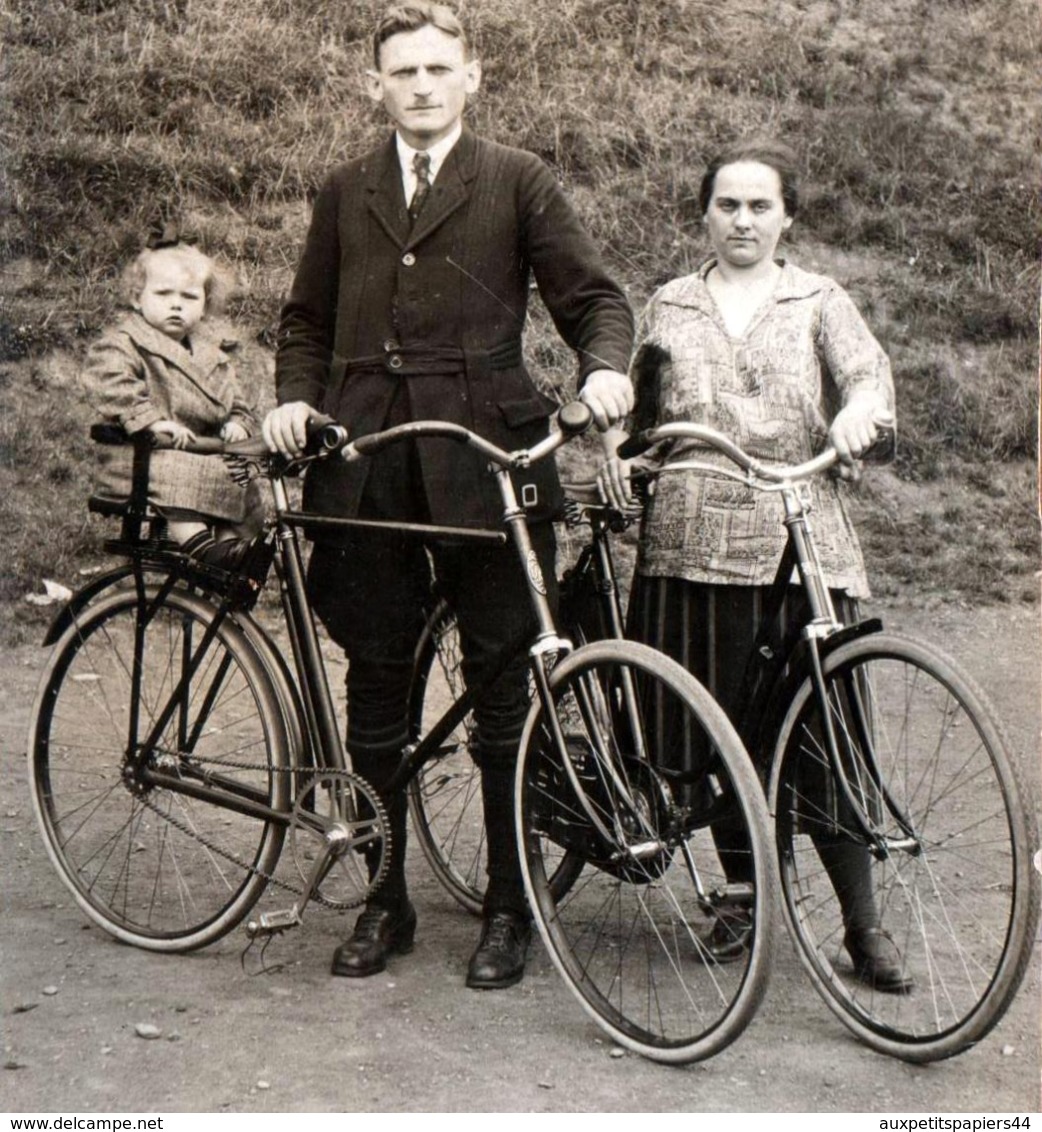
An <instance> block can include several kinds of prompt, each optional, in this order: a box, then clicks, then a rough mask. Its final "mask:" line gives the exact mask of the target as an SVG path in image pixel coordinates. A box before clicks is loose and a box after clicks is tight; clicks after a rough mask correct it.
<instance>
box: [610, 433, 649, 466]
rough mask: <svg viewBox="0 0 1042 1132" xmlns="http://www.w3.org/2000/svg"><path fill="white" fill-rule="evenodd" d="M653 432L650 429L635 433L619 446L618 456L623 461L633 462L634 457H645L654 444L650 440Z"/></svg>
mask: <svg viewBox="0 0 1042 1132" xmlns="http://www.w3.org/2000/svg"><path fill="white" fill-rule="evenodd" d="M653 432H654V430H653V429H650V428H646V429H641V431H640V432H635V433H634V434H633V435H632V436H631V437H629V438H628V439H626V440H624V441H623V442H622V443H621V444H620V445H619V447H618V451H617V453H616V454H617V455H618V456H619V457H620V458H621V459H623V460H632V459H633V457H634V456H641V455H643V454H644V453H645V452H647V450H648V449H649V448H650V447H651V446H652V444H653V443H654V441H653V440H651V439H650V438H651V435H652V433H653Z"/></svg>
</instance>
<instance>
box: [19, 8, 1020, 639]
mask: <svg viewBox="0 0 1042 1132" xmlns="http://www.w3.org/2000/svg"><path fill="white" fill-rule="evenodd" d="M382 7H383V5H382V4H379V5H378V4H374V3H371V2H370V0H356V2H354V3H347V4H345V3H344V2H343V0H269V2H268V3H266V4H263V5H260V4H257V3H255V2H254V0H208V2H207V3H202V2H197V0H14V2H13V3H9V4H8V5H7V6H6V7H4V8H3V9H0V21H2V26H3V34H4V39H5V41H6V47H5V51H4V55H3V62H2V68H3V73H2V82H3V105H4V111H5V113H4V115H3V120H2V124H0V139H2V143H0V144H2V146H3V152H2V165H0V170H2V174H3V199H4V209H3V214H2V227H0V240H2V244H3V256H2V259H3V268H2V271H3V276H2V286H0V292H2V306H0V538H2V539H3V545H4V567H5V568H4V572H3V580H2V583H0V601H2V602H4V603H7V602H9V601H10V602H14V603H15V605H14V607H13V609H9V610H8V613H7V615H6V621H5V622H4V624H5V625H6V631H13V632H14V633H15V634H16V635H17V634H18V631H19V630H18V625H19V624H20V623H21V622H23V621H24V620H25V619H26V618H27V617H28V618H30V620H31V617H32V615H31V614H30V613H29V612H28V611H27V607H25V606H24V603H22V602H21V600H20V599H21V597H22V595H23V594H24V593H25V592H26V591H28V590H30V589H33V588H35V587H37V586H38V583H39V581H40V579H41V578H42V577H52V578H58V579H59V580H62V581H65V582H66V583H67V584H74V582H75V574H76V570H77V569H78V568H79V567H81V566H82V565H83V564H85V563H86V564H89V563H90V562H91V561H93V560H95V559H96V558H97V542H98V529H97V527H96V526H95V525H94V524H93V523H90V522H88V521H87V517H86V513H85V510H84V508H83V502H82V501H83V498H84V496H85V495H86V492H87V472H86V469H87V468H88V466H89V459H90V453H89V451H88V444H87V442H86V441H85V439H84V425H85V423H86V422H87V421H88V420H89V419H90V413H89V410H88V408H87V406H86V403H85V400H84V397H83V394H82V391H81V389H80V387H79V383H78V379H77V373H78V367H79V363H80V359H81V357H82V352H83V350H84V348H85V346H86V344H87V342H88V341H89V340H90V338H91V337H92V336H93V335H94V334H96V333H97V331H98V330H99V329H100V328H101V327H102V326H103V325H104V324H105V323H106V322H107V321H108V320H110V319H111V317H112V316H113V314H114V312H115V309H116V301H117V300H116V289H115V286H114V283H115V279H116V277H117V275H118V271H119V269H120V267H121V266H122V264H123V263H124V262H125V261H126V260H127V259H128V258H129V257H130V256H131V255H132V254H134V252H135V251H136V250H137V248H138V247H139V246H140V240H141V238H142V234H143V232H144V231H145V229H146V228H147V225H148V222H149V220H150V219H151V218H152V217H153V216H154V215H155V214H156V213H157V211H159V210H160V209H162V210H166V211H169V212H173V213H177V214H179V215H180V216H182V217H183V219H184V220H185V222H186V223H187V224H188V225H190V226H191V227H192V228H193V229H194V230H195V231H196V232H197V233H198V235H199V237H200V240H201V243H202V245H203V246H204V247H205V249H206V250H208V251H209V252H211V253H213V254H216V255H218V256H220V257H221V258H222V259H224V260H226V261H227V262H228V263H229V264H230V265H231V266H232V267H233V268H234V270H235V272H236V274H237V277H238V280H239V283H240V289H239V292H238V294H237V295H236V297H235V299H234V301H233V303H232V306H231V308H230V310H229V311H228V316H227V318H228V321H227V323H226V324H225V325H222V326H221V327H220V328H219V329H220V330H221V331H222V332H223V333H225V334H227V335H230V336H233V337H235V338H237V339H238V340H239V341H240V343H241V346H240V364H241V366H242V368H243V369H244V370H245V372H246V373H247V374H248V375H249V377H250V378H251V379H252V380H253V381H254V383H255V385H256V387H257V388H258V390H259V391H260V393H261V401H262V405H267V404H269V403H270V401H271V388H270V387H271V379H270V373H271V350H270V346H271V342H272V337H273V329H274V327H275V325H276V322H277V317H278V308H279V304H280V298H281V296H282V295H283V294H284V292H285V290H286V288H287V286H288V282H289V279H290V277H291V274H292V270H293V266H294V262H295V258H296V255H297V252H298V249H299V247H300V243H301V240H302V237H303V233H304V229H305V225H306V223H307V216H308V208H309V201H310V198H311V196H312V194H313V192H314V190H315V189H316V187H317V185H318V184H319V182H320V181H321V179H322V177H323V174H324V173H325V171H326V170H327V169H328V168H329V167H330V166H331V165H332V164H334V163H335V162H337V161H339V160H341V159H343V158H346V157H349V156H351V155H353V154H356V153H358V152H360V151H361V150H363V149H364V148H366V147H368V146H370V145H371V144H372V143H373V142H374V141H375V140H376V139H377V138H379V137H380V136H381V134H382V132H383V130H384V129H385V125H384V122H383V120H382V118H381V116H380V115H379V114H378V113H377V112H376V111H375V110H374V109H373V107H372V106H371V104H370V103H369V101H368V99H366V98H365V97H364V96H363V94H362V91H361V87H360V84H359V76H360V74H361V71H362V70H363V69H364V67H365V65H366V63H367V61H368V39H367V36H368V29H369V27H370V26H371V23H372V19H373V16H374V14H375V13H376V12H377V11H379V10H381V9H382ZM461 7H462V8H463V11H464V14H465V16H466V17H467V18H468V19H469V21H470V23H471V25H472V26H473V27H474V28H475V30H476V33H477V35H476V38H477V42H478V47H479V51H480V53H481V56H482V59H483V62H484V67H485V72H484V73H485V81H484V85H483V88H482V91H481V93H480V96H479V98H478V99H477V100H476V102H475V104H474V106H473V107H472V109H471V111H470V117H471V120H472V122H473V124H474V125H475V126H476V128H477V129H479V130H480V131H481V132H483V133H485V134H486V135H489V136H491V137H494V138H496V139H499V140H503V141H507V142H510V143H512V144H515V145H520V146H523V147H525V148H527V149H531V150H533V151H535V152H537V153H539V154H540V155H541V156H543V157H544V158H545V159H546V160H547V161H548V162H549V163H550V164H551V165H552V166H553V168H554V169H555V171H556V172H557V173H558V175H559V176H560V178H561V180H562V181H563V183H564V184H565V185H566V187H567V189H568V190H569V192H570V194H571V196H572V197H573V199H574V200H575V202H576V203H577V206H578V207H579V209H580V211H581V212H582V214H583V216H584V218H585V220H586V222H587V224H588V225H589V227H590V229H591V231H592V232H593V233H594V235H595V237H596V239H597V240H598V242H599V243H600V244H601V245H602V246H603V247H604V249H605V251H606V254H607V255H608V257H609V259H610V260H611V262H612V264H613V266H614V268H615V270H616V271H617V273H618V274H619V276H620V278H621V279H622V280H623V282H624V283H625V285H626V286H627V287H628V289H629V290H630V293H631V295H632V298H633V300H634V304H635V305H636V306H638V307H639V306H640V305H641V304H642V303H643V301H644V300H645V299H646V298H647V296H648V295H649V293H650V292H651V290H652V289H653V288H654V287H655V286H656V285H657V284H659V283H660V282H662V281H663V280H665V279H666V278H668V277H670V276H672V275H675V274H679V273H682V272H686V271H689V270H691V269H692V268H693V267H694V266H695V265H696V264H697V263H698V262H699V260H700V259H701V258H702V256H703V255H704V252H705V248H704V245H703V243H702V237H701V232H700V225H699V223H698V221H699V217H698V210H697V202H696V193H697V185H698V180H699V178H700V176H701V172H702V169H703V167H704V164H705V161H706V159H707V157H708V156H709V155H710V154H711V153H712V152H713V151H714V150H715V149H716V148H717V147H718V146H720V145H721V144H722V143H725V142H727V141H729V140H731V139H732V138H733V137H735V136H736V135H738V134H744V133H750V132H757V133H762V132H769V133H773V134H776V135H779V136H781V137H784V138H785V139H786V140H788V141H789V142H790V143H791V144H792V145H793V146H794V147H795V148H796V149H797V150H798V152H799V153H800V154H802V155H803V158H804V160H805V163H806V174H807V175H806V191H805V207H804V210H803V212H802V214H801V216H800V218H799V219H798V221H797V224H796V226H795V228H794V230H793V232H792V238H791V239H790V241H789V248H790V254H791V255H792V257H793V258H794V259H795V260H797V261H798V262H800V263H802V264H803V265H805V266H809V267H815V268H818V269H822V270H825V271H827V272H829V273H830V274H833V275H834V276H835V277H836V278H838V279H839V280H840V281H841V282H842V283H843V284H844V285H846V286H847V287H848V288H849V289H850V290H851V291H852V293H853V294H854V295H855V297H856V299H857V300H858V302H859V303H860V304H861V306H862V309H863V311H864V312H865V314H866V317H867V318H868V319H869V321H870V323H871V325H872V326H873V328H874V330H875V331H876V333H877V334H878V336H879V338H880V340H881V341H882V342H883V344H884V346H885V347H886V348H887V350H888V351H889V352H890V355H891V358H892V360H893V363H894V370H895V376H896V380H897V383H898V408H899V413H900V417H901V429H902V431H901V454H900V457H899V460H898V463H897V465H896V466H895V468H894V469H893V470H891V471H888V472H885V473H874V474H873V477H872V480H871V483H870V484H869V486H868V489H867V491H866V500H865V506H864V507H863V508H862V510H863V512H864V514H863V516H862V518H861V529H862V531H863V533H864V540H865V543H866V546H867V549H868V552H869V557H870V564H871V568H872V571H873V574H874V577H875V579H876V584H877V588H880V589H883V590H884V591H885V590H894V589H898V588H902V587H911V588H914V589H915V590H916V591H917V592H923V591H925V590H929V591H930V592H931V593H940V594H942V595H944V596H949V597H952V598H955V599H960V600H973V601H975V600H981V599H999V600H1017V601H1020V600H1035V597H1036V595H1037V589H1038V586H1037V581H1036V579H1035V570H1036V569H1037V567H1038V529H1037V526H1038V524H1037V521H1036V512H1037V507H1036V502H1035V484H1036V481H1035V475H1034V457H1035V435H1036V423H1037V409H1036V402H1037V396H1036V393H1037V384H1038V379H1037V373H1038V369H1037V318H1036V315H1037V306H1038V270H1037V268H1038V259H1037V256H1038V252H1037V237H1038V232H1039V204H1038V198H1037V193H1036V191H1035V190H1036V184H1035V182H1036V180H1037V176H1036V166H1035V162H1036V155H1035V151H1034V146H1035V144H1036V138H1037V136H1038V121H1037V114H1036V107H1037V83H1036V74H1037V59H1038V49H1039V30H1040V29H1039V13H1038V9H1037V6H1036V5H1035V4H1034V3H1032V2H1029V0H767V2H761V0H757V2H755V3H754V2H752V0H743V2H739V3H733V4H728V5H720V4H717V3H710V2H709V0H556V2H553V3H551V2H549V0H532V2H529V3H525V4H518V3H516V2H514V0H471V2H470V3H467V4H464V5H462V6H461ZM532 322H533V325H532V328H531V331H530V333H529V336H528V337H529V351H530V354H531V357H532V360H533V363H534V364H535V365H536V367H537V368H538V369H539V371H540V372H541V373H542V374H543V376H544V378H545V380H546V381H547V382H548V384H551V385H557V386H558V387H561V388H565V387H566V386H567V383H568V381H569V380H570V376H571V363H570V359H569V357H568V354H567V351H566V350H564V349H563V348H562V347H561V346H560V344H559V343H557V342H556V341H555V339H554V337H553V335H552V333H550V331H549V328H548V326H547V319H546V318H545V316H542V315H541V314H540V312H539V311H536V312H535V313H534V315H533V320H532ZM33 632H35V629H34V630H33Z"/></svg>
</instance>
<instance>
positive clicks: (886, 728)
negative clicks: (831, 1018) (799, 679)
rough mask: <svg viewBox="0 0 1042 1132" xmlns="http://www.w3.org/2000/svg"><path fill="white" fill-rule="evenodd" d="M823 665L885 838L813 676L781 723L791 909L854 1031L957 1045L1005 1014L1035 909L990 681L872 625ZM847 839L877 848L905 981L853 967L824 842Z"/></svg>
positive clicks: (1025, 840)
mask: <svg viewBox="0 0 1042 1132" xmlns="http://www.w3.org/2000/svg"><path fill="white" fill-rule="evenodd" d="M824 671H825V680H826V689H827V699H828V710H829V715H830V717H831V720H832V724H833V727H834V729H835V733H836V740H837V747H838V754H839V758H840V760H841V763H842V766H843V767H844V772H845V775H846V777H847V779H848V781H849V783H850V785H851V787H852V789H853V792H854V797H855V805H856V806H857V808H858V809H860V810H862V811H863V812H864V814H865V815H867V816H868V817H869V818H870V819H871V820H872V822H874V823H875V824H876V825H877V826H878V827H879V828H880V830H881V831H882V833H883V834H884V835H885V839H886V840H885V845H884V846H883V847H879V848H877V849H876V851H875V852H874V853H872V854H870V851H869V849H868V842H867V838H866V837H865V835H864V834H863V832H862V830H861V829H860V827H859V825H858V823H857V822H856V820H855V818H854V814H855V809H854V807H853V806H852V805H851V804H850V803H849V802H848V801H844V800H843V799H842V798H840V797H839V795H840V794H841V788H840V787H839V785H838V784H837V782H836V780H835V778H834V776H833V774H832V772H831V770H829V769H828V758H827V755H826V753H825V751H826V748H825V744H824V741H823V739H822V735H823V726H822V719H821V711H820V707H819V703H818V699H817V697H816V695H815V694H814V690H813V688H812V686H811V682H810V680H809V679H808V680H806V681H805V682H804V683H803V684H802V686H801V687H800V688H799V690H798V692H797V694H796V696H795V697H794V699H793V701H792V704H791V706H790V708H789V710H788V713H787V716H786V718H785V720H784V723H783V725H782V728H781V731H780V733H779V738H778V743H777V748H776V754H775V759H776V761H775V764H774V771H773V774H772V782H771V788H770V801H771V809H772V810H773V812H774V815H775V820H776V827H775V828H776V836H777V844H778V854H779V861H780V868H781V880H782V891H783V894H784V910H785V916H786V920H787V922H788V925H789V928H790V930H791V932H792V935H793V938H794V940H795V941H796V943H797V945H798V950H799V952H800V957H801V959H802V961H803V964H804V966H805V967H806V969H807V971H808V972H809V974H810V976H811V979H812V980H813V982H814V985H815V986H816V987H817V989H818V991H819V992H820V993H821V994H822V996H823V997H824V999H825V1001H826V1003H827V1004H828V1005H829V1007H830V1008H831V1009H832V1010H833V1011H834V1013H835V1014H836V1015H837V1016H838V1017H839V1019H840V1020H841V1021H842V1022H843V1023H844V1024H845V1025H846V1026H848V1027H849V1028H850V1029H851V1030H852V1031H853V1032H854V1033H855V1034H856V1035H857V1036H858V1037H860V1038H861V1039H862V1040H863V1041H865V1042H866V1043H867V1044H868V1045H870V1046H872V1047H874V1048H875V1049H878V1050H880V1051H882V1052H884V1053H888V1054H891V1055H893V1056H896V1057H900V1058H903V1059H905V1060H908V1061H916V1062H927V1061H935V1060H939V1059H941V1058H945V1057H951V1056H952V1055H954V1054H957V1053H959V1052H961V1051H962V1050H964V1049H966V1048H967V1047H969V1046H971V1045H973V1044H974V1042H976V1041H979V1040H980V1039H981V1038H982V1037H983V1036H984V1035H985V1034H987V1033H988V1032H989V1031H990V1030H991V1029H992V1027H993V1026H994V1025H995V1024H996V1023H997V1022H998V1021H999V1019H1000V1018H1001V1017H1002V1015H1003V1013H1004V1012H1005V1010H1006V1008H1007V1007H1008V1005H1009V1003H1010V1001H1011V1000H1012V998H1013V996H1014V995H1015V994H1016V992H1017V988H1018V987H1019V985H1020V982H1021V980H1022V978H1023V976H1024V972H1025V969H1026V967H1027V964H1028V960H1029V959H1030V955H1031V948H1032V942H1033V938H1034V933H1035V930H1036V927H1037V924H1038V915H1039V879H1038V877H1037V875H1036V874H1035V872H1034V870H1033V867H1032V856H1033V854H1034V852H1035V850H1036V849H1037V846H1038V836H1037V831H1036V830H1035V828H1034V822H1033V821H1032V820H1031V819H1030V818H1029V812H1028V810H1027V807H1026V806H1025V804H1024V798H1025V795H1024V792H1023V790H1022V789H1021V787H1020V785H1019V782H1018V772H1017V769H1016V766H1015V763H1014V761H1013V756H1012V755H1011V753H1010V750H1009V746H1008V744H1007V742H1006V740H1005V737H1004V736H1003V734H1002V731H1001V729H1000V728H999V726H998V725H997V724H996V722H995V719H994V715H993V712H992V710H991V708H990V706H989V705H988V703H987V701H986V699H985V697H984V696H983V694H982V693H981V692H980V691H979V690H978V689H977V688H976V687H975V686H974V684H973V683H972V682H971V681H970V680H969V679H968V678H967V677H966V676H964V675H963V674H962V673H961V672H960V671H959V670H958V669H957V668H956V667H955V665H953V664H952V662H951V661H949V660H948V659H947V658H945V657H944V656H943V655H942V654H940V653H938V652H937V651H936V650H935V649H933V648H931V647H927V646H925V645H922V644H919V643H917V642H915V641H912V640H909V639H906V638H903V637H899V636H895V635H892V634H874V635H872V636H869V637H864V638H861V639H859V640H856V641H852V642H850V643H848V644H846V645H843V646H841V647H839V648H837V649H836V650H835V652H833V653H832V654H831V655H829V656H828V657H827V658H826V660H825V663H824ZM870 752H871V753H870ZM837 841H840V842H843V841H845V842H847V843H848V844H854V845H860V846H863V847H864V851H865V854H866V859H870V860H871V872H872V883H873V888H874V897H875V903H876V907H877V911H878V916H879V926H880V927H881V928H882V929H883V930H884V931H885V932H886V933H887V934H888V935H889V936H890V937H891V939H892V940H893V942H894V943H895V944H896V945H897V947H898V948H899V949H900V951H901V953H902V955H903V959H904V964H905V973H906V975H908V976H910V977H911V978H912V980H914V985H913V986H912V987H911V989H910V991H909V992H908V993H906V994H893V993H890V994H887V993H883V992H881V991H880V990H878V989H873V987H872V986H870V985H866V983H865V982H862V981H860V980H859V978H858V977H857V973H856V971H855V969H854V966H853V964H852V962H851V960H850V957H849V955H848V954H847V951H846V949H845V946H844V935H845V930H846V929H845V925H844V917H843V911H842V908H841V902H840V897H839V895H837V893H836V891H835V890H834V889H833V886H832V883H830V881H829V878H828V877H827V875H826V874H825V871H824V869H823V867H822V864H821V860H820V858H819V855H818V852H817V850H816V847H815V845H816V843H819V844H820V843H827V842H832V843H836V842H837Z"/></svg>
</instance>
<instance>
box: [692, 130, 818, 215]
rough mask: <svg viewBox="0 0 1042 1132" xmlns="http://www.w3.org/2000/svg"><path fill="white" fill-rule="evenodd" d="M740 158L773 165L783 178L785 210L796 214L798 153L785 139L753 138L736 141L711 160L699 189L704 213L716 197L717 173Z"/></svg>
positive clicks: (700, 202)
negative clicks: (780, 140) (714, 190)
mask: <svg viewBox="0 0 1042 1132" xmlns="http://www.w3.org/2000/svg"><path fill="white" fill-rule="evenodd" d="M739 161H756V162H759V164H761V165H767V166H769V167H770V168H771V169H773V170H774V171H775V172H776V173H777V174H778V177H779V179H780V180H781V194H782V203H783V204H784V205H785V213H786V215H787V216H795V215H796V212H797V210H798V209H799V206H800V175H799V167H798V164H797V160H796V154H795V153H794V152H793V151H792V150H791V149H790V148H789V147H788V146H787V145H785V144H784V142H778V141H772V140H770V139H759V138H753V139H750V140H748V141H740V142H735V143H734V144H733V145H730V146H728V147H727V149H725V150H722V151H721V152H720V153H718V154H717V155H716V156H715V157H714V158H713V159H712V161H710V162H709V166H708V168H707V169H706V171H705V173H704V174H703V175H702V184H701V185H700V186H699V190H698V204H699V208H701V210H702V215H703V216H704V215H705V214H706V212H708V211H709V202H710V201H711V200H712V199H713V187H714V186H715V184H716V175H717V173H719V172H720V170H721V169H723V167H724V166H725V165H735V164H737V163H738V162H739Z"/></svg>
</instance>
